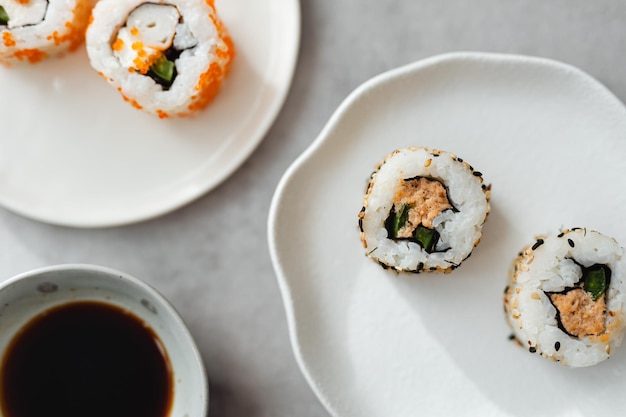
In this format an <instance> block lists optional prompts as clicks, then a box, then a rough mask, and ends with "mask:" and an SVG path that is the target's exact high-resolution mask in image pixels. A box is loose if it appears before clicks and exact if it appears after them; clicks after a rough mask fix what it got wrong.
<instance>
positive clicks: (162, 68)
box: [150, 55, 174, 83]
mask: <svg viewBox="0 0 626 417" xmlns="http://www.w3.org/2000/svg"><path fill="white" fill-rule="evenodd" d="M150 71H152V72H153V73H154V75H156V76H157V77H159V78H160V79H162V80H163V81H165V82H166V83H169V82H171V81H172V78H173V77H174V62H172V61H170V60H169V59H167V58H166V57H165V56H164V55H162V56H161V57H160V58H159V59H157V61H156V62H155V63H154V64H152V65H151V66H150Z"/></svg>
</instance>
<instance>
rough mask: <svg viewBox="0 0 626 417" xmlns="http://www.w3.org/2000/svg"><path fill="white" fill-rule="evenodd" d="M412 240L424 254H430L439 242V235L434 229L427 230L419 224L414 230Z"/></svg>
mask: <svg viewBox="0 0 626 417" xmlns="http://www.w3.org/2000/svg"><path fill="white" fill-rule="evenodd" d="M413 238H414V239H415V240H416V241H417V243H419V245H420V246H421V247H422V248H424V250H425V251H426V252H428V253H431V252H432V251H433V250H435V245H437V242H438V241H439V233H437V231H436V230H435V229H429V228H428V227H426V226H423V225H421V224H420V225H419V226H417V227H416V228H415V231H414V232H413Z"/></svg>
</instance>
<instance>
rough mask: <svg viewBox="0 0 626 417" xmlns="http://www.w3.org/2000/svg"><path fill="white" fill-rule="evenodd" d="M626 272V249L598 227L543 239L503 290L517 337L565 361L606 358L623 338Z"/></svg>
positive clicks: (593, 361)
mask: <svg viewBox="0 0 626 417" xmlns="http://www.w3.org/2000/svg"><path fill="white" fill-rule="evenodd" d="M625 274H626V259H625V258H624V250H623V249H622V248H621V247H620V246H619V244H618V243H617V242H616V241H615V240H614V239H612V238H609V237H607V236H605V235H603V234H601V233H599V232H597V231H593V230H588V229H584V228H573V229H569V230H564V231H562V232H561V233H559V234H558V235H557V236H551V237H545V236H542V237H539V238H537V240H536V241H535V243H534V244H532V245H530V246H528V247H526V248H525V249H523V250H522V251H521V252H520V254H519V256H518V258H517V259H516V260H515V263H514V266H513V269H512V272H511V276H510V279H509V284H508V286H507V287H506V289H505V293H504V309H505V313H506V318H507V322H508V323H509V325H510V326H511V329H512V330H513V337H514V339H515V340H517V341H518V342H519V343H520V344H521V345H522V346H524V347H525V348H526V349H528V350H529V351H530V352H531V353H537V354H539V355H541V356H543V357H545V358H549V359H552V360H553V361H555V362H558V363H560V364H562V365H566V366H571V367H585V366H591V365H595V364H597V363H599V362H602V361H604V360H605V359H607V358H609V357H610V356H611V354H612V353H613V351H614V350H615V348H617V347H618V346H619V345H620V344H621V343H622V339H623V336H624V303H625V302H626V275H625Z"/></svg>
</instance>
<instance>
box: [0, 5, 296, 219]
mask: <svg viewBox="0 0 626 417" xmlns="http://www.w3.org/2000/svg"><path fill="white" fill-rule="evenodd" d="M216 9H217V10H218V13H219V15H220V17H222V19H223V20H224V23H225V25H226V27H227V28H228V29H229V32H230V34H231V36H232V37H233V40H234V42H235V47H236V48H237V57H236V58H235V61H234V62H233V66H232V71H231V73H230V75H229V77H228V79H227V80H226V82H225V84H224V85H223V87H222V91H221V92H220V94H219V95H218V96H217V98H216V100H215V101H214V102H213V103H212V104H211V105H210V106H209V107H208V108H207V109H205V110H204V111H202V112H201V113H200V114H198V115H197V116H196V117H195V118H192V119H178V120H169V119H168V120H159V119H158V118H156V117H154V116H152V115H148V114H144V113H142V112H140V111H138V110H135V109H133V108H132V107H131V106H129V105H128V104H127V103H125V102H124V101H123V100H122V99H121V97H120V95H119V94H118V92H117V91H115V89H113V88H111V87H110V86H109V85H108V84H107V83H106V82H104V81H103V80H102V79H101V77H99V76H98V75H97V74H96V72H95V71H94V70H93V69H92V68H91V66H90V65H89V61H88V58H87V55H86V53H85V51H84V50H82V49H81V50H80V51H78V52H76V53H74V54H71V55H69V56H67V57H66V58H65V59H60V60H49V61H46V62H42V63H40V64H37V65H33V66H29V67H25V68H12V69H6V68H0V82H1V83H2V86H3V87H2V89H3V92H2V99H1V100H0V126H1V132H2V133H1V134H0V204H2V205H4V206H5V207H7V208H9V209H11V210H14V211H15V212H17V213H20V214H22V215H24V216H27V217H31V218H34V219H37V220H41V221H45V222H49V223H56V224H61V225H68V226H76V227H102V226H114V225H121V224H126V223H131V222H136V221H140V220H145V219H149V218H152V217H155V216H158V215H161V214H163V213H166V212H168V211H171V210H174V209H176V208H178V207H180V206H182V205H184V204H186V203H188V202H190V201H192V200H193V199H195V198H197V197H199V196H201V195H202V194H204V193H206V192H207V191H209V190H211V189H212V188H213V187H215V186H216V185H218V184H219V183H220V182H221V181H223V180H224V179H225V178H227V177H228V176H229V175H230V174H231V173H233V172H234V171H235V169H236V168H237V167H238V166H239V165H240V164H241V163H242V162H243V161H244V160H245V159H246V158H247V157H248V156H249V155H250V154H251V153H252V151H253V150H254V149H255V148H256V146H257V144H258V143H259V142H260V141H261V139H262V138H263V137H264V135H265V133H266V132H267V130H268V129H269V127H270V125H271V124H272V122H273V121H274V119H275V117H276V115H277V114H278V111H279V110H280V107H281V105H282V103H283V101H284V99H285V97H286V94H287V91H288V88H289V85H290V83H291V79H292V75H293V71H294V67H295V63H296V58H297V52H298V47H299V42H300V5H299V2H298V1H297V0H266V1H255V0H230V1H225V0H218V1H217V2H216Z"/></svg>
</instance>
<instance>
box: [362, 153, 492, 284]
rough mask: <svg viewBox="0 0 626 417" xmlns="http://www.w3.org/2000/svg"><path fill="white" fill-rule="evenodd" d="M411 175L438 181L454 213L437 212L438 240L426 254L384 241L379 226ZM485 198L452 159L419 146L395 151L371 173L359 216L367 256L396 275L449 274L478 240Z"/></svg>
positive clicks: (471, 174)
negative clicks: (397, 273) (424, 272)
mask: <svg viewBox="0 0 626 417" xmlns="http://www.w3.org/2000/svg"><path fill="white" fill-rule="evenodd" d="M414 177H425V178H429V179H434V180H438V181H439V182H441V183H442V184H443V185H444V186H445V188H446V189H447V192H448V198H449V200H450V202H451V204H452V206H453V207H454V208H455V209H456V210H445V211H442V212H441V213H440V214H439V215H438V216H437V217H436V218H435V219H434V220H433V227H434V229H435V230H436V231H437V232H438V233H439V235H440V240H439V242H438V243H437V245H436V247H435V250H434V251H433V252H432V253H428V252H427V251H426V250H424V249H423V248H422V247H421V246H420V245H419V244H418V243H416V242H414V241H411V240H401V239H392V238H390V237H389V236H388V232H387V230H386V228H385V220H386V219H387V217H388V216H389V214H390V210H391V208H392V206H393V199H394V195H395V194H396V191H397V189H398V187H399V184H400V182H401V180H403V179H409V178H414ZM489 196H490V188H489V187H488V186H485V185H484V184H483V179H482V175H481V173H480V172H477V171H474V169H473V168H472V167H471V166H470V165H469V164H467V163H466V162H464V161H463V160H462V159H460V158H457V157H456V156H455V155H453V154H451V153H449V152H443V151H438V150H431V149H428V148H423V147H411V148H406V149H401V150H397V151H395V152H393V153H391V154H390V155H388V156H387V157H386V158H385V160H384V161H383V162H382V163H381V164H380V166H379V168H378V169H377V170H376V171H375V172H374V174H372V177H371V180H370V184H369V187H368V192H367V194H366V196H365V198H364V203H363V209H362V211H361V213H360V215H359V217H360V227H361V240H362V242H363V246H364V247H365V250H366V253H367V256H369V257H370V258H372V259H373V260H374V261H376V262H378V263H380V264H381V265H382V266H384V267H390V268H393V269H395V270H397V271H410V272H421V271H444V272H447V271H451V270H452V269H454V268H456V267H458V266H459V265H460V264H461V262H463V260H464V259H466V258H467V257H468V256H469V255H470V254H471V252H472V250H473V248H474V247H475V246H476V245H477V244H478V242H479V241H480V237H481V236H482V227H483V224H484V222H485V220H486V218H487V215H488V213H489V210H490V206H489Z"/></svg>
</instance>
